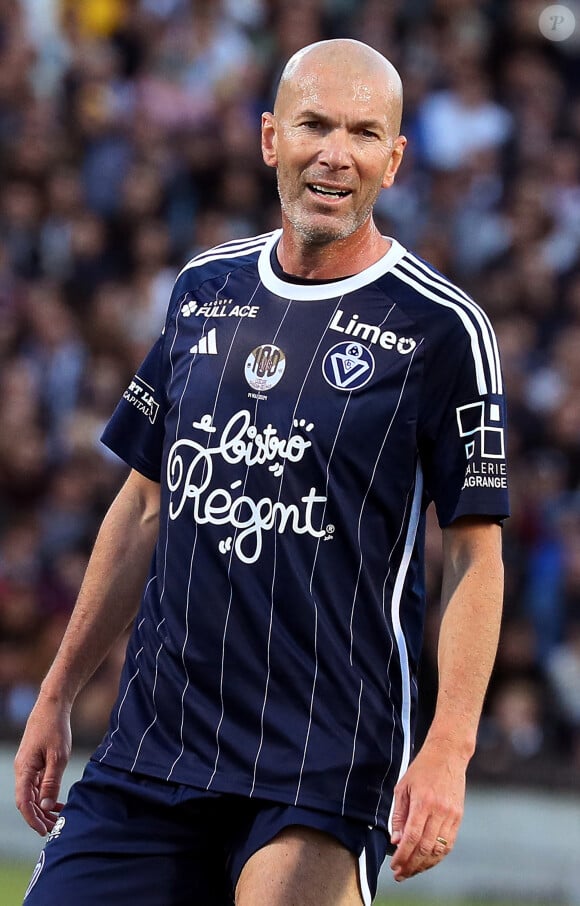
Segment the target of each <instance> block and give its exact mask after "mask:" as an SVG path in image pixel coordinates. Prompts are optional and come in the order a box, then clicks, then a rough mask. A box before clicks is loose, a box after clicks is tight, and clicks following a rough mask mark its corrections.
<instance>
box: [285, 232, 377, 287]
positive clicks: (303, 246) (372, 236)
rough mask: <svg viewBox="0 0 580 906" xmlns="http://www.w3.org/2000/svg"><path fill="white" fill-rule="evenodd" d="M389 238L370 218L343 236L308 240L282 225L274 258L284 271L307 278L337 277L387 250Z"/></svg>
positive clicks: (361, 267) (354, 271)
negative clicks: (320, 240) (311, 241)
mask: <svg viewBox="0 0 580 906" xmlns="http://www.w3.org/2000/svg"><path fill="white" fill-rule="evenodd" d="M390 246H391V242H390V240H389V239H385V237H384V236H381V234H380V233H379V231H378V229H377V228H376V226H375V224H374V223H373V222H372V221H371V222H370V223H369V224H368V225H365V226H364V228H361V229H360V230H357V232H356V233H353V234H352V235H351V236H348V237H347V238H346V239H337V240H335V241H333V242H328V243H320V244H315V243H309V242H307V241H306V240H305V239H304V238H303V237H301V236H299V235H298V234H297V233H296V231H295V230H294V229H293V228H292V227H291V226H289V225H288V224H286V223H285V224H284V227H283V231H282V236H281V237H280V241H279V243H278V247H277V255H278V261H279V262H280V265H281V267H282V269H283V270H284V271H285V272H286V273H287V274H294V275H295V276H296V277H302V278H305V279H309V280H339V279H341V278H342V277H349V276H350V275H351V274H358V273H360V272H361V271H363V270H366V268H367V267H370V266H371V264H374V263H375V262H376V261H378V260H379V259H380V258H382V257H383V255H385V254H386V253H387V251H388V250H389V248H390Z"/></svg>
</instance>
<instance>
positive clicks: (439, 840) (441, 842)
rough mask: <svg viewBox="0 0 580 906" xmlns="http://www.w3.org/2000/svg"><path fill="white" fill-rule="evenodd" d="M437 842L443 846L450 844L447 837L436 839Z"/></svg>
mask: <svg viewBox="0 0 580 906" xmlns="http://www.w3.org/2000/svg"><path fill="white" fill-rule="evenodd" d="M435 840H436V842H437V843H440V844H441V846H449V843H448V842H447V840H446V839H445V837H435Z"/></svg>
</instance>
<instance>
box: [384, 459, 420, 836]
mask: <svg viewBox="0 0 580 906" xmlns="http://www.w3.org/2000/svg"><path fill="white" fill-rule="evenodd" d="M422 496H423V472H422V470H421V463H420V462H418V463H417V469H416V480H415V493H414V495H413V505H412V506H411V516H410V519H409V527H408V529H407V537H406V539H405V550H404V553H403V557H402V560H401V565H400V567H399V570H398V572H397V576H396V579H395V585H394V588H393V596H392V601H391V618H392V622H393V628H394V630H395V639H396V641H397V650H398V652H399V663H400V665H401V690H402V702H401V729H402V731H403V754H402V756H401V765H400V767H399V775H398V778H397V780H400V779H401V777H402V776H403V774H404V773H405V771H406V770H407V767H408V765H409V760H410V757H411V678H410V670H409V655H408V653H407V643H406V641H405V634H404V632H403V628H402V626H401V598H402V596H403V588H404V585H405V579H406V578H407V571H408V569H409V563H410V562H411V557H412V554H413V548H414V547H415V539H416V537H417V528H418V526H419V519H420V517H421V499H422ZM394 806H395V800H394V798H393V802H392V803H391V810H390V813H389V821H388V827H389V832H392V829H393V824H392V821H393V809H394Z"/></svg>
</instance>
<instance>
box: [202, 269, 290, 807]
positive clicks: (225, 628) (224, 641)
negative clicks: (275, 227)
mask: <svg viewBox="0 0 580 906" xmlns="http://www.w3.org/2000/svg"><path fill="white" fill-rule="evenodd" d="M259 287H260V282H258V284H257V285H256V288H255V290H254V293H253V295H252V296H251V298H250V300H249V303H251V301H252V299H253V298H254V296H255V295H256V293H257V291H258V289H259ZM249 303H248V304H249ZM291 305H292V302H291V301H289V303H288V305H287V306H286V309H285V311H284V314H283V316H282V319H281V321H280V323H279V325H278V328H277V330H276V333H275V334H274V337H273V340H272V342H274V341H275V340H276V339H277V337H278V333H279V332H280V329H281V327H282V324H283V323H284V321H285V319H286V316H287V314H288V312H289V311H290V306H291ZM236 332H237V331H236ZM234 338H235V335H234ZM232 346H233V340H232ZM230 349H231V347H230ZM258 405H259V400H256V405H255V407H254V424H255V421H256V414H257V411H258ZM249 472H250V466H249V465H248V466H247V468H246V474H245V476H244V483H243V488H242V493H245V489H246V484H247V481H248V475H249ZM237 534H238V529H237V528H235V530H234V542H235V539H236V537H237ZM233 556H234V543H232V549H231V551H230V557H229V560H228V581H229V584H230V595H229V599H228V608H227V613H226V621H225V625H224V634H223V638H222V663H221V672H220V702H221V715H220V719H219V722H218V725H217V728H216V734H215V739H216V756H215V762H214V768H213V772H212V775H211V777H210V779H209V781H208V783H207V786H206V789H209V788H210V786H211V784H212V782H213V779H214V777H215V775H216V772H217V766H218V761H219V757H220V741H219V735H220V730H221V726H222V723H223V719H224V715H225V701H224V695H223V681H224V668H225V656H226V634H227V629H228V622H229V616H230V611H231V606H232V597H233V586H232V583H231V566H232V558H233ZM271 630H272V615H270V628H269V630H268V673H267V680H266V683H268V680H269V676H270V657H269V655H270V633H271ZM264 707H265V705H264ZM263 716H264V708H262V738H263ZM260 748H261V743H260ZM254 783H255V773H254ZM252 789H253V786H252ZM250 795H251V794H250Z"/></svg>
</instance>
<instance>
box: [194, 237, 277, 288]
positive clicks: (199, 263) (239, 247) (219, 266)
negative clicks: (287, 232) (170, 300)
mask: <svg viewBox="0 0 580 906" xmlns="http://www.w3.org/2000/svg"><path fill="white" fill-rule="evenodd" d="M273 235H274V231H272V232H269V233H261V234H260V235H258V236H248V237H247V238H245V239H232V240H231V241H229V242H223V243H221V244H220V245H216V246H213V248H210V249H207V250H206V251H204V252H200V253H198V254H197V255H194V257H193V258H191V259H190V261H188V262H187V264H186V265H185V267H183V268H182V269H181V271H180V272H179V274H178V276H177V280H176V283H177V282H178V281H181V280H183V278H184V277H185V278H192V279H193V280H194V281H195V280H197V279H198V278H199V277H201V279H202V280H206V279H207V278H208V276H214V275H218V274H219V273H222V272H226V271H229V270H231V269H232V268H233V267H243V266H244V265H245V264H247V263H248V262H252V261H256V262H257V260H258V257H259V256H260V253H261V252H262V250H263V249H264V248H265V246H266V245H267V244H268V243H269V242H270V241H271V239H272V236H273Z"/></svg>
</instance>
